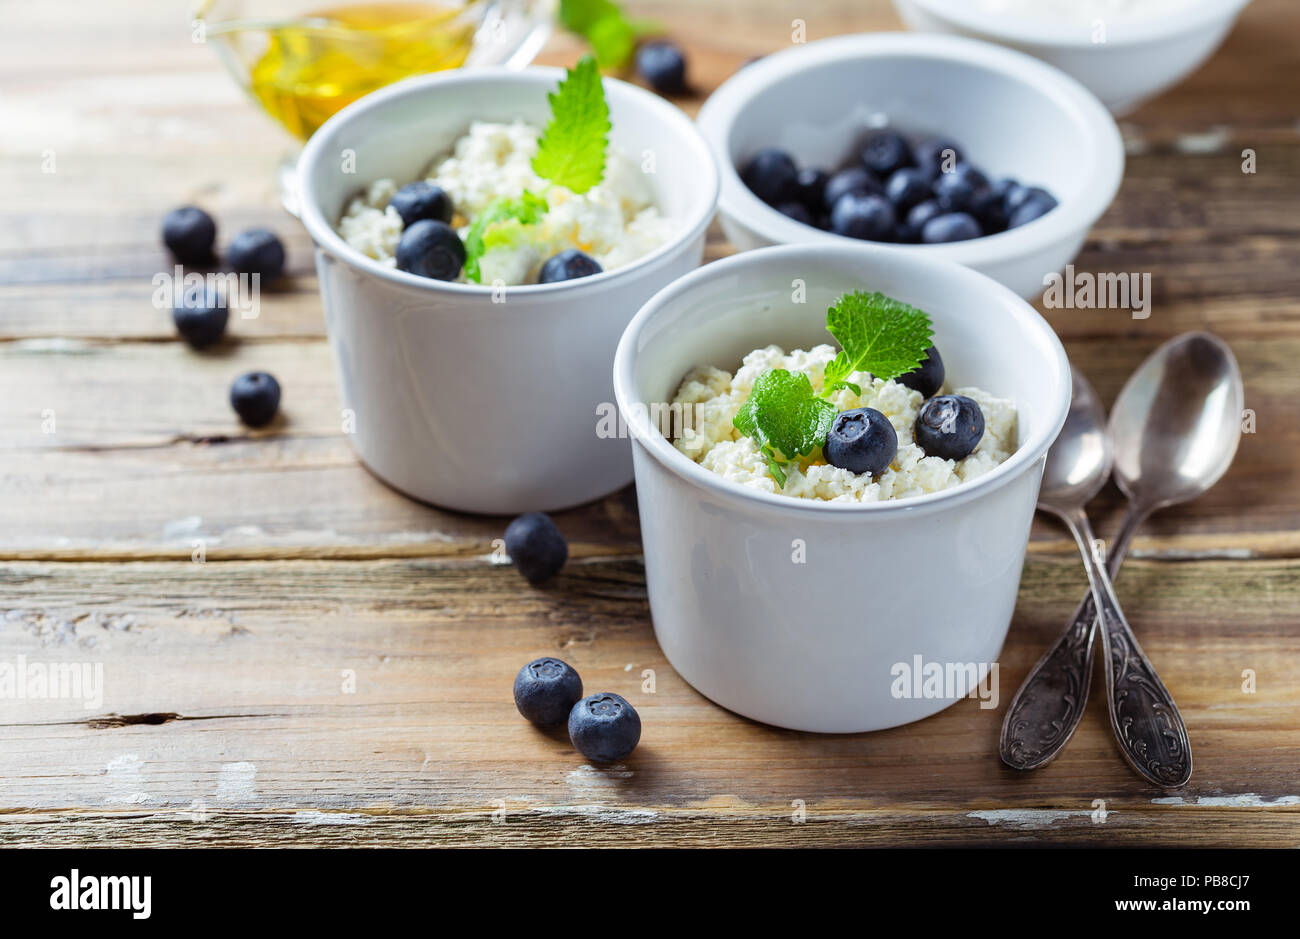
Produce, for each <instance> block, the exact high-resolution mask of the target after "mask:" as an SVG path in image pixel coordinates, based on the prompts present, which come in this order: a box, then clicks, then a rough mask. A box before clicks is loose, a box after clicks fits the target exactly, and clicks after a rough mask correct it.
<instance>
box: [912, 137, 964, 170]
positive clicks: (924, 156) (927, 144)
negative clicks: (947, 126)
mask: <svg viewBox="0 0 1300 939" xmlns="http://www.w3.org/2000/svg"><path fill="white" fill-rule="evenodd" d="M913 152H914V153H915V155H916V165H917V168H918V169H920V170H921V171H922V172H923V173H925V175H926V176H927V177H928V178H929V179H930V180H931V181H934V180H936V179H938V178H939V174H940V173H942V172H944V171H945V170H952V169H955V168H956V167H957V166H958V164H960V163H961V162H962V161H963V160H964V159H965V157H964V156H963V155H962V152H961V149H960V148H959V147H958V146H957V145H956V144H955V143H953V142H952V141H951V140H948V139H947V138H945V137H931V138H929V139H928V140H923V141H921V142H920V143H918V144H917V145H916V148H915V150H914V151H913Z"/></svg>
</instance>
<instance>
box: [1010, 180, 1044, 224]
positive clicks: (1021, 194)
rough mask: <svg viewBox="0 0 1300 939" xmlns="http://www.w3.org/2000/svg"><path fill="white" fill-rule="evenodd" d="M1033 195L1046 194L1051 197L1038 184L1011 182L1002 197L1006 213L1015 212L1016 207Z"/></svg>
mask: <svg viewBox="0 0 1300 939" xmlns="http://www.w3.org/2000/svg"><path fill="white" fill-rule="evenodd" d="M1035 196H1040V197H1041V196H1046V197H1047V198H1048V199H1051V198H1052V196H1051V194H1050V193H1049V192H1048V191H1047V190H1046V189H1040V188H1039V187H1038V186H1024V185H1021V184H1020V183H1012V184H1011V185H1010V186H1008V187H1007V192H1006V195H1005V196H1004V197H1003V205H1004V206H1005V207H1006V210H1007V215H1008V216H1010V215H1012V214H1014V213H1015V211H1016V209H1018V208H1020V206H1021V205H1022V204H1023V203H1024V202H1026V201H1027V200H1029V199H1032V198H1034V197H1035Z"/></svg>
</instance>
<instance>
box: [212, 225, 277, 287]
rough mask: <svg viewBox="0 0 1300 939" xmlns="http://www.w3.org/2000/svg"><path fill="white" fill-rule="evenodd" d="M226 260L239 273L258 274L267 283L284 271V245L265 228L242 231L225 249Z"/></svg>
mask: <svg viewBox="0 0 1300 939" xmlns="http://www.w3.org/2000/svg"><path fill="white" fill-rule="evenodd" d="M226 261H227V262H228V263H229V264H230V266H231V268H232V269H233V270H235V271H238V272H239V273H241V274H258V275H260V276H261V278H262V283H263V284H268V283H270V282H271V281H273V280H275V279H276V278H277V277H279V276H280V275H281V274H283V273H284V245H283V244H281V243H280V239H279V238H277V237H276V236H275V233H274V232H269V231H267V230H266V229H265V228H250V229H249V230H248V231H242V232H240V233H239V234H238V235H236V236H235V238H234V240H233V241H231V242H230V247H229V248H227V249H226Z"/></svg>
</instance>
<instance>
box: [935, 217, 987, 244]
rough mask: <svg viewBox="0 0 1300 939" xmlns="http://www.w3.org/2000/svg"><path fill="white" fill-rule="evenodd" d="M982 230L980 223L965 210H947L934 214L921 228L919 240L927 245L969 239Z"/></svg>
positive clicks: (978, 235)
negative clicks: (942, 213)
mask: <svg viewBox="0 0 1300 939" xmlns="http://www.w3.org/2000/svg"><path fill="white" fill-rule="evenodd" d="M982 234H983V232H982V231H981V230H980V223H979V222H977V221H975V218H974V216H972V215H970V214H968V213H966V212H949V213H947V214H945V215H936V216H935V217H934V218H932V219H930V221H928V222H926V223H925V225H924V226H922V228H921V241H922V242H924V243H925V244H927V245H937V244H943V243H945V242H949V241H969V240H970V239H971V238H978V237H980V235H982Z"/></svg>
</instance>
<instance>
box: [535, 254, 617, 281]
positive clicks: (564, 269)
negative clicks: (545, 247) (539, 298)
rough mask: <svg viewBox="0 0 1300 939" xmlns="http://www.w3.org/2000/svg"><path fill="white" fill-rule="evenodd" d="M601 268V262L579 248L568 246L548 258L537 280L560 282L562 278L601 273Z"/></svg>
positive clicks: (569, 278)
mask: <svg viewBox="0 0 1300 939" xmlns="http://www.w3.org/2000/svg"><path fill="white" fill-rule="evenodd" d="M601 270H602V268H601V266H600V265H599V264H597V263H596V262H595V261H594V260H592V259H591V258H589V257H588V256H587V255H585V254H583V253H582V252H581V251H579V250H578V249H577V248H567V249H565V250H564V251H561V252H560V253H559V254H557V255H555V257H553V258H547V260H546V263H545V264H543V265H542V272H541V274H539V275H538V278H537V282H538V283H539V284H558V283H559V282H560V281H562V280H576V279H577V278H579V277H590V276H591V275H592V274H599V273H600V272H601Z"/></svg>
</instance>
